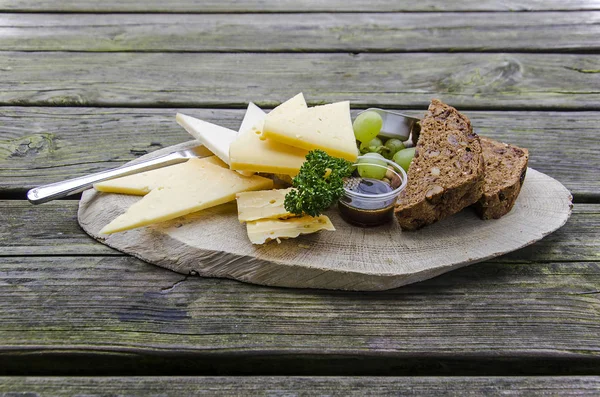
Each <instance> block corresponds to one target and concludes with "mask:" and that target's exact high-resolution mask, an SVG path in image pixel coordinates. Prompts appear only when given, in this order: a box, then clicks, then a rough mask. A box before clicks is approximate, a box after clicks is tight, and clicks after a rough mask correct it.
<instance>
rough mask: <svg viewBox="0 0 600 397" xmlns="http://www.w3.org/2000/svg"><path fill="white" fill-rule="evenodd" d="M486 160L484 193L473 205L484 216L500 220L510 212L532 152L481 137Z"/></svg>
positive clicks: (483, 217)
mask: <svg viewBox="0 0 600 397" xmlns="http://www.w3.org/2000/svg"><path fill="white" fill-rule="evenodd" d="M480 141H481V147H482V149H483V159H484V160H485V183H484V185H483V195H482V196H481V198H480V199H479V201H477V203H475V205H474V206H473V208H475V211H476V212H477V214H478V215H479V216H480V217H481V219H498V218H500V217H502V216H503V215H505V214H507V213H508V212H510V210H511V209H512V207H513V205H514V204H515V201H516V200H517V197H518V196H519V192H520V191H521V186H522V185H523V181H524V180H525V173H526V172H527V162H528V160H529V152H528V151H527V149H523V148H520V147H517V146H514V145H509V144H507V143H502V142H498V141H495V140H493V139H490V138H486V137H480Z"/></svg>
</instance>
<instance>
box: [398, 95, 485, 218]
mask: <svg viewBox="0 0 600 397" xmlns="http://www.w3.org/2000/svg"><path fill="white" fill-rule="evenodd" d="M484 176H485V172H484V161H483V155H482V153H481V144H480V142H479V137H478V136H477V134H475V133H474V132H473V128H472V127H471V122H470V121H469V119H468V118H467V117H465V116H464V115H462V114H460V113H459V112H458V111H457V110H456V109H454V108H453V107H451V106H448V105H446V104H444V103H442V102H440V101H438V100H436V99H434V100H433V101H432V102H431V104H430V105H429V110H428V112H427V114H426V115H425V118H424V119H423V120H422V121H421V135H420V137H419V141H418V142H417V145H416V151H415V157H414V159H413V161H412V163H411V164H410V167H409V169H408V184H407V186H406V189H404V191H403V192H402V193H401V194H400V197H399V200H398V203H397V204H396V208H395V213H396V218H397V219H398V223H399V224H400V227H402V229H403V230H415V229H419V228H421V227H423V226H425V225H429V224H432V223H434V222H436V221H439V220H440V219H443V218H446V217H448V216H450V215H452V214H455V213H457V212H458V211H460V210H461V209H463V208H465V207H467V206H469V205H471V204H474V203H475V202H477V200H479V198H480V197H481V195H482V193H483V184H484Z"/></svg>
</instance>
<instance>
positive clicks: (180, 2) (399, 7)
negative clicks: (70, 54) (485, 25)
mask: <svg viewBox="0 0 600 397" xmlns="http://www.w3.org/2000/svg"><path fill="white" fill-rule="evenodd" d="M0 10H3V11H28V12H40V11H41V12H47V11H52V12H144V13H148V12H161V13H168V12H200V13H204V12H266V13H268V12H306V11H321V12H322V11H326V12H342V11H366V12H372V11H548V10H557V11H563V10H564V11H572V10H600V2H598V0H574V1H560V0H528V1H524V0H508V1H498V0H485V1H478V0H464V1H460V2H448V1H437V0H424V1H418V2H415V1H409V0H398V1H387V0H373V1H369V2H364V1H359V0H333V1H326V2H324V1H319V0H300V1H295V0H242V1H234V2H225V1H216V0H204V1H202V2H201V3H198V2H197V1H195V0H174V1H169V2H168V3H165V2H164V1H159V0H147V1H144V2H138V1H130V0H129V1H122V0H121V1H118V0H102V1H93V2H90V1H86V0H60V1H52V0H0Z"/></svg>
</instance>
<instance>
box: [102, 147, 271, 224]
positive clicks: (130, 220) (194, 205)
mask: <svg viewBox="0 0 600 397" xmlns="http://www.w3.org/2000/svg"><path fill="white" fill-rule="evenodd" d="M184 165H185V166H184V167H182V168H181V169H180V171H179V173H178V175H177V178H176V182H175V183H173V184H171V185H167V186H164V187H159V188H156V189H154V190H152V191H151V192H150V193H148V194H147V195H145V196H144V197H142V198H141V199H140V200H139V201H138V202H136V203H135V204H133V205H132V206H131V207H129V208H128V209H127V211H126V212H125V213H124V214H122V215H120V216H118V217H117V218H116V219H114V220H113V221H112V222H111V223H109V224H108V225H106V226H105V227H104V228H103V229H102V230H101V231H100V233H103V234H110V233H115V232H120V231H124V230H129V229H134V228H137V227H141V226H146V225H150V224H153V223H158V222H164V221H167V220H170V219H174V218H177V217H179V216H182V215H187V214H190V213H192V212H196V211H200V210H203V209H206V208H210V207H214V206H216V205H220V204H224V203H227V202H229V201H233V200H235V195H236V194H237V193H240V192H244V191H248V190H264V189H271V188H272V187H273V181H272V180H271V179H267V178H263V177H260V176H256V175H255V176H251V177H245V176H242V175H240V174H239V173H237V172H235V171H232V170H230V169H227V168H223V167H220V166H218V165H214V164H211V163H210V162H208V161H201V160H200V159H195V158H193V159H190V160H188V161H187V162H186V163H184Z"/></svg>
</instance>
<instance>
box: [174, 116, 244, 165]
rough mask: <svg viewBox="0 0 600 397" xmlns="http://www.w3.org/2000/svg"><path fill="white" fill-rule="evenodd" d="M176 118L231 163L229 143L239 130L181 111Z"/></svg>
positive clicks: (219, 155)
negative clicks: (187, 114)
mask: <svg viewBox="0 0 600 397" xmlns="http://www.w3.org/2000/svg"><path fill="white" fill-rule="evenodd" d="M175 119H176V120H177V123H178V124H179V125H180V126H182V127H183V128H185V130H186V131H187V132H189V133H190V135H192V136H193V137H194V138H196V139H197V140H199V141H200V142H201V143H202V144H203V145H204V146H206V147H207V148H208V150H210V151H211V152H213V153H214V154H215V156H217V157H219V158H220V159H221V160H222V161H223V162H224V163H226V164H229V145H230V144H231V142H233V141H234V140H235V138H236V137H237V132H235V131H233V130H230V129H229V128H225V127H221V126H220V125H216V124H213V123H209V122H207V121H204V120H200V119H197V118H194V117H191V116H186V115H185V114H181V113H177V115H176V116H175Z"/></svg>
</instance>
